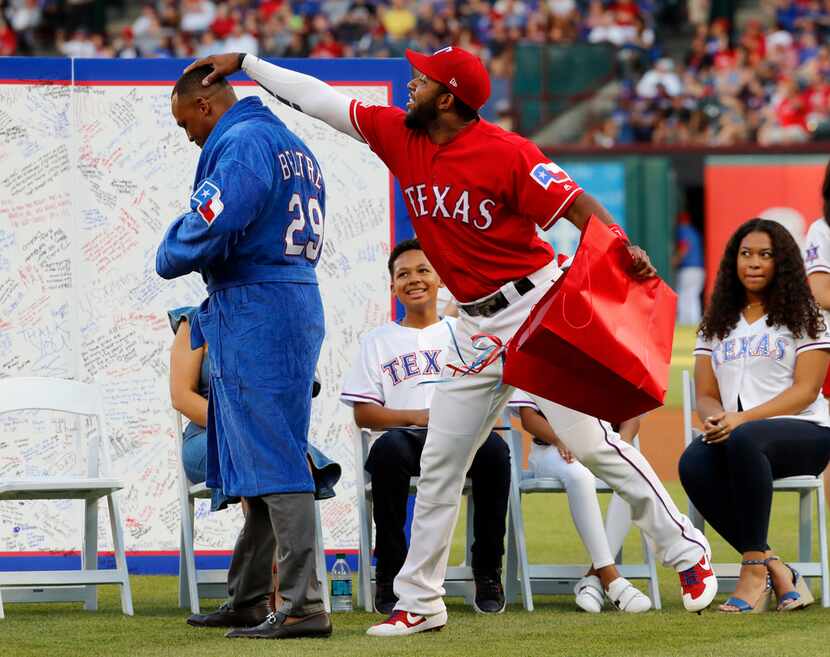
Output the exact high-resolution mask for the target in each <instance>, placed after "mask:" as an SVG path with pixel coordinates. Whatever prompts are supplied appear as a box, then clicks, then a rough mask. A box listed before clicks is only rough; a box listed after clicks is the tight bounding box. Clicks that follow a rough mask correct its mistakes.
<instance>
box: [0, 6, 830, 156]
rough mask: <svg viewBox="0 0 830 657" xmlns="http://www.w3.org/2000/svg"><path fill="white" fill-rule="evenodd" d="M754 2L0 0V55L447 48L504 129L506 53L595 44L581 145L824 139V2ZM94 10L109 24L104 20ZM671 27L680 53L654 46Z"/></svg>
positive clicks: (829, 57) (829, 109) (829, 99)
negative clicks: (593, 109)
mask: <svg viewBox="0 0 830 657" xmlns="http://www.w3.org/2000/svg"><path fill="white" fill-rule="evenodd" d="M762 2H771V3H774V4H770V5H769V6H766V5H765V6H764V7H762V9H764V11H759V12H757V13H758V15H759V16H764V19H763V20H762V19H758V18H754V19H751V20H748V21H743V22H742V24H739V23H740V22H736V21H735V20H734V11H732V12H731V14H730V13H729V12H727V13H728V14H729V18H725V17H723V12H721V11H719V10H718V7H716V6H715V4H712V6H710V2H709V0H688V2H687V3H685V6H683V3H682V2H673V1H672V0H433V1H431V2H414V0H216V1H212V0H156V1H154V2H147V3H145V4H144V5H143V6H142V8H141V11H140V13H139V14H138V16H137V17H135V11H134V8H132V7H131V5H132V3H128V2H125V1H124V0H120V2H102V1H101V0H0V7H2V12H0V14H2V15H0V54H2V55H12V54H49V53H52V54H64V55H67V56H73V57H125V58H129V57H194V56H205V55H209V54H213V53H218V52H227V51H245V52H251V53H256V54H259V55H263V56H274V57H351V56H356V57H388V56H392V57H397V56H402V55H403V52H404V50H405V49H406V48H413V49H416V50H420V51H424V52H428V51H433V50H436V49H437V48H440V47H443V46H445V45H447V44H455V45H459V46H462V47H464V48H466V49H468V50H470V51H472V52H475V53H476V54H478V55H480V56H481V57H482V59H484V60H485V61H486V62H487V65H488V67H489V69H490V73H491V77H492V79H493V95H492V97H491V100H490V102H489V103H488V105H487V107H485V109H484V112H483V114H484V116H485V117H486V118H489V119H491V120H492V119H494V118H496V117H498V116H501V117H503V118H504V120H505V121H506V122H508V123H509V119H508V118H507V117H509V116H510V115H511V113H512V111H511V101H510V80H511V78H512V76H513V52H514V47H515V46H516V45H517V44H521V43H532V44H545V43H548V44H568V43H574V42H589V43H611V44H613V45H614V46H616V47H617V48H618V49H619V58H620V63H621V65H620V67H619V71H620V73H619V81H620V82H621V84H620V89H621V90H620V92H619V96H618V98H617V102H616V107H615V109H614V110H613V111H612V112H610V113H609V114H604V115H600V116H596V117H592V121H591V122H590V126H589V129H588V130H587V131H586V133H585V137H584V139H583V142H584V143H585V144H588V145H596V146H601V147H612V146H615V145H618V144H631V143H654V144H679V145H689V144H692V145H694V144H698V145H709V146H711V145H731V144H736V143H742V142H759V143H761V144H765V145H766V144H776V143H793V142H803V141H807V140H810V139H812V138H814V137H816V136H820V135H823V134H824V133H825V132H830V130H828V128H829V127H830V122H828V118H829V117H830V77H829V76H830V47H829V46H828V45H826V43H825V41H826V39H827V37H828V32H829V31H830V0H762ZM107 6H109V7H110V9H111V8H112V7H113V6H116V8H117V7H118V6H120V7H121V8H122V12H121V14H122V16H124V17H125V18H122V19H121V20H116V21H112V20H109V21H108V19H107V17H108V16H112V15H113V12H112V11H110V12H108V11H107ZM130 9H132V11H130ZM116 13H117V12H116ZM718 15H720V16H721V17H718ZM679 23H684V24H686V25H687V28H686V32H685V34H686V36H685V37H684V40H685V43H686V48H687V51H686V53H685V55H683V53H682V52H681V51H680V50H678V48H677V47H676V46H675V47H674V48H672V49H671V52H668V49H667V48H666V47H665V44H663V43H661V41H663V40H664V39H663V36H664V35H665V34H667V33H677V31H678V28H677V25H678V24H679ZM684 40H681V43H683V42H684ZM675 41H677V40H676V39H675ZM672 54H673V55H674V57H672V56H670V55H672Z"/></svg>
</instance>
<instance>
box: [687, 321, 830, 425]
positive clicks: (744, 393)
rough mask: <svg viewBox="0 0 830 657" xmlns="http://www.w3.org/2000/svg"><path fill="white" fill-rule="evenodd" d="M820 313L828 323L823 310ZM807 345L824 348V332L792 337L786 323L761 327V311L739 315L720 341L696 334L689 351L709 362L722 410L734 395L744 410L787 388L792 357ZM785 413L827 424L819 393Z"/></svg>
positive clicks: (731, 407)
mask: <svg viewBox="0 0 830 657" xmlns="http://www.w3.org/2000/svg"><path fill="white" fill-rule="evenodd" d="M822 315H823V317H824V321H825V324H826V325H827V326H830V323H828V322H830V320H828V316H827V314H826V313H822ZM812 349H830V331H828V330H827V329H825V330H824V331H823V332H822V333H821V334H820V335H819V336H818V338H811V337H809V336H802V337H800V338H795V337H793V334H792V333H791V332H790V330H789V329H788V328H787V327H786V326H767V316H766V315H764V316H763V317H761V318H760V319H758V320H756V321H755V322H753V323H752V324H749V323H748V322H747V321H746V319H744V317H743V315H741V318H740V319H739V320H738V324H737V326H736V327H735V328H734V329H733V330H732V332H731V333H730V334H729V335H728V336H726V337H725V338H724V339H723V340H718V339H717V338H712V339H711V340H705V339H704V338H703V337H702V336H698V339H697V344H696V345H695V351H694V354H695V356H704V357H706V358H709V359H710V360H711V363H712V370H713V371H714V373H715V378H716V379H717V381H718V388H719V389H720V398H721V403H722V404H723V408H724V409H725V410H726V411H733V412H734V411H737V410H738V399H740V404H741V408H742V409H743V410H748V409H750V408H755V407H756V406H760V405H761V404H764V403H766V402H768V401H769V400H770V399H772V398H773V397H776V396H778V395H779V394H781V393H782V392H783V391H784V390H786V389H787V388H789V387H790V386H792V384H793V376H794V373H795V361H796V358H797V357H798V355H799V354H803V353H805V352H807V351H810V350H812ZM786 417H791V418H794V419H799V420H809V421H810V422H816V423H818V424H822V425H825V426H830V417H829V416H828V409H827V401H826V400H825V399H824V397H822V396H821V393H819V395H818V397H816V400H815V401H814V402H813V403H812V404H810V406H808V407H807V408H805V409H804V410H803V411H802V412H801V413H799V414H798V415H792V416H786Z"/></svg>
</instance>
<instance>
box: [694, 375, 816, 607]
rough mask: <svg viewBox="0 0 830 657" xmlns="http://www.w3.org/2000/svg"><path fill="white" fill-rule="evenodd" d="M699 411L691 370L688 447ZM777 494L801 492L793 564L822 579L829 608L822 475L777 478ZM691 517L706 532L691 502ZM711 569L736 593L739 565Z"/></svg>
mask: <svg viewBox="0 0 830 657" xmlns="http://www.w3.org/2000/svg"><path fill="white" fill-rule="evenodd" d="M696 409H697V402H696V400H695V388H694V383H693V382H692V377H691V376H690V375H689V372H688V370H683V439H684V443H685V445H686V446H687V447H688V446H689V444H690V443H691V442H692V440H694V439H695V437H696V436H697V435H699V434H700V431H699V430H698V429H695V428H694V427H692V413H693V412H694V411H695V410H696ZM772 489H773V491H774V492H776V493H778V492H790V493H798V499H799V502H798V515H799V522H798V561H797V562H795V563H792V564H791V565H792V566H793V567H794V568H796V569H797V570H798V571H799V572H800V573H801V574H802V575H803V576H804V577H820V578H821V606H822V607H830V569H828V555H827V512H826V502H825V499H824V482H823V481H822V478H821V475H819V476H818V477H814V476H812V475H804V476H798V477H785V478H783V479H776V480H775V481H774V482H773V484H772ZM813 495H815V498H816V509H817V511H818V525H819V527H818V542H819V548H818V549H819V561H812V552H813V514H812V512H811V510H810V498H811V496H813ZM689 518H690V519H691V521H692V524H694V526H695V527H697V528H698V529H700V530H701V531H703V530H704V527H705V525H706V521H705V520H704V518H703V516H702V515H700V512H699V511H698V510H697V509H696V508H695V506H694V504H692V501H691V500H689ZM712 568H713V569H714V571H715V574H716V575H717V576H718V586H719V588H720V590H721V591H734V590H735V585H736V583H737V580H738V575H739V573H740V570H741V567H740V565H739V564H737V563H717V564H716V563H713V564H712Z"/></svg>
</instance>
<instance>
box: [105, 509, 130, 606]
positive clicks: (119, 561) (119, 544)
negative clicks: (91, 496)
mask: <svg viewBox="0 0 830 657" xmlns="http://www.w3.org/2000/svg"><path fill="white" fill-rule="evenodd" d="M116 495H117V493H111V494H110V495H107V508H108V509H109V514H110V528H111V529H112V545H113V549H114V552H115V566H116V568H117V569H118V570H119V571H120V572H121V578H122V579H121V610H122V611H123V612H124V615H125V616H132V615H133V595H132V590H131V588H130V573H129V571H128V570H127V553H126V551H125V549H124V533H123V528H122V527H123V526H122V524H121V511H120V510H119V508H118V502H117V500H116Z"/></svg>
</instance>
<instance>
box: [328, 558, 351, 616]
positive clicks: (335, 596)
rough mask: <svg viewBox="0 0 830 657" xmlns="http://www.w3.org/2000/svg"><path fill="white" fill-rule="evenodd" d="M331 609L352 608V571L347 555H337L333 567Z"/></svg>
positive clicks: (349, 609)
mask: <svg viewBox="0 0 830 657" xmlns="http://www.w3.org/2000/svg"><path fill="white" fill-rule="evenodd" d="M329 581H330V582H331V610H332V611H351V610H352V571H351V569H350V568H349V564H348V562H347V561H346V555H345V554H342V553H339V554H336V555H335V560H334V565H332V567H331V577H330V578H329Z"/></svg>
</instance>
